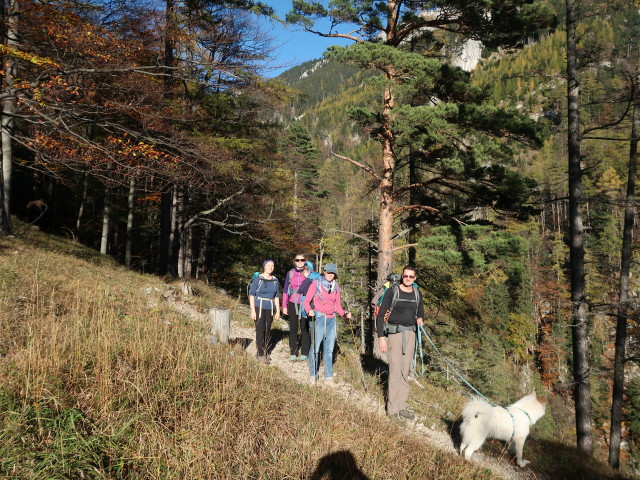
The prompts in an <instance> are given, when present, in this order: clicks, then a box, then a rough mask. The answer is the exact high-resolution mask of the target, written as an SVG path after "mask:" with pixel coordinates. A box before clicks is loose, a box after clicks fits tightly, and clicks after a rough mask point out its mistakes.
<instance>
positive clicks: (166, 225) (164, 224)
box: [158, 186, 173, 275]
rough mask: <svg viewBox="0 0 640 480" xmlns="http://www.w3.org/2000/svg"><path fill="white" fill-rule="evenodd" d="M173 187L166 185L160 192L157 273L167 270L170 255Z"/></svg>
mask: <svg viewBox="0 0 640 480" xmlns="http://www.w3.org/2000/svg"><path fill="white" fill-rule="evenodd" d="M172 199H173V188H172V187H170V186H169V187H166V188H165V189H164V190H163V191H162V192H161V194H160V255H159V263H160V264H159V265H158V267H159V268H158V273H160V275H164V274H165V273H167V272H168V271H169V265H170V262H169V257H170V256H171V253H170V252H171V248H172V247H171V202H172Z"/></svg>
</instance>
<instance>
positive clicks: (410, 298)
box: [376, 265, 424, 420]
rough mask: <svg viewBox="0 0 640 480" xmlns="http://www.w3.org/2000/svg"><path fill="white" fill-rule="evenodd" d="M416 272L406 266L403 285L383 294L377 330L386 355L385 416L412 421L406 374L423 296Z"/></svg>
mask: <svg viewBox="0 0 640 480" xmlns="http://www.w3.org/2000/svg"><path fill="white" fill-rule="evenodd" d="M415 279H416V271H415V269H414V267H412V266H409V265H407V266H406V267H404V268H403V269H402V282H401V283H400V284H398V285H394V286H392V287H390V288H389V289H388V290H387V291H386V293H385V294H384V298H383V300H382V305H381V306H380V311H379V312H378V317H377V318H376V327H377V330H378V342H379V346H380V351H381V352H382V353H385V352H386V354H387V363H388V364H389V381H388V386H389V390H388V395H387V415H389V416H398V417H401V418H404V419H407V420H413V418H414V415H413V414H412V413H411V412H410V411H408V410H407V400H408V399H409V382H408V379H409V370H410V367H411V362H412V361H413V352H414V350H415V345H416V329H417V326H418V325H422V324H423V317H424V305H423V302H422V294H421V293H420V291H419V290H418V287H416V286H415V285H414V281H415Z"/></svg>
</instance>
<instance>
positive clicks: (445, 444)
mask: <svg viewBox="0 0 640 480" xmlns="http://www.w3.org/2000/svg"><path fill="white" fill-rule="evenodd" d="M169 300H170V301H172V305H173V307H174V308H175V309H176V310H178V311H179V312H181V313H182V314H184V315H186V316H188V317H189V318H192V319H198V320H201V321H204V322H208V321H209V320H208V316H207V315H206V314H204V313H200V312H199V311H198V310H197V309H196V308H195V307H193V306H192V305H191V304H189V303H186V302H182V301H175V300H172V299H169ZM236 314H237V315H242V314H246V315H247V317H248V316H249V309H248V308H247V307H245V306H239V307H238V309H237V312H236ZM274 328H277V329H279V330H281V331H285V333H286V331H288V328H289V324H288V323H287V322H286V321H284V320H280V321H279V322H277V323H276V324H274ZM230 339H235V340H236V341H238V343H240V344H242V345H248V346H247V347H246V352H247V354H248V355H249V356H250V357H252V358H255V356H256V346H255V330H254V329H253V328H249V327H244V326H242V325H239V324H237V322H232V324H231V334H230ZM256 361H257V360H256ZM266 368H278V369H280V370H281V371H282V372H283V374H284V375H286V376H287V377H289V378H291V379H292V380H295V381H297V382H300V383H306V384H309V367H308V364H307V362H306V361H305V362H291V361H290V360H289V344H288V337H286V336H285V337H284V338H282V339H280V340H279V341H277V342H276V345H275V347H274V349H273V351H272V352H271V363H270V365H269V366H268V367H266ZM334 375H335V376H334V379H335V382H334V385H332V386H328V385H326V384H324V383H323V381H322V370H321V371H320V379H319V381H318V383H317V384H316V385H317V388H323V389H326V390H328V391H331V393H332V394H334V395H338V396H340V397H341V398H343V399H344V400H345V401H347V402H349V403H350V404H351V405H352V406H353V408H357V409H360V410H363V411H367V412H369V413H375V414H377V415H380V416H381V417H385V418H386V414H385V409H384V403H383V398H382V393H381V392H380V394H379V395H376V392H363V391H361V390H355V389H353V388H352V386H351V385H350V384H349V383H346V382H344V381H342V379H341V378H340V374H339V372H334ZM389 421H391V420H389ZM403 428H404V429H405V430H406V431H407V433H410V434H413V435H415V436H417V437H418V438H420V439H422V440H423V441H425V442H426V443H428V444H429V445H430V446H432V447H435V448H438V449H440V450H442V451H445V452H447V453H450V454H451V455H458V452H457V450H456V449H455V447H454V444H453V440H452V438H451V436H450V435H449V434H448V433H447V432H445V431H440V430H435V429H432V428H429V427H427V426H425V424H424V423H422V419H421V418H420V417H419V416H418V417H417V418H416V420H415V421H410V422H406V424H404V427H403ZM472 461H473V462H476V463H478V464H479V465H481V466H482V467H485V468H489V469H491V470H492V471H493V472H494V473H495V474H496V475H499V476H501V477H503V478H505V479H509V480H534V479H535V480H544V479H545V477H544V476H541V475H540V474H538V473H536V472H534V471H533V470H531V469H530V468H523V469H521V468H518V467H516V466H515V464H512V463H510V462H509V461H508V460H506V459H505V460H500V459H497V458H495V457H490V456H487V455H483V454H482V452H476V453H474V455H473V458H472Z"/></svg>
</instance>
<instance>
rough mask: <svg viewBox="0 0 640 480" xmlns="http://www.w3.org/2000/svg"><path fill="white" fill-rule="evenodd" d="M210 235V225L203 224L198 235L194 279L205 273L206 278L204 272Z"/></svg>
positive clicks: (206, 267)
mask: <svg viewBox="0 0 640 480" xmlns="http://www.w3.org/2000/svg"><path fill="white" fill-rule="evenodd" d="M210 236H211V225H205V226H204V228H203V232H202V237H200V248H198V263H197V265H196V280H197V279H199V278H200V277H201V276H202V275H205V281H206V280H207V277H206V272H207V269H208V265H207V245H209V238H210Z"/></svg>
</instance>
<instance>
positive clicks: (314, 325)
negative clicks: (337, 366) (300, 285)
mask: <svg viewBox="0 0 640 480" xmlns="http://www.w3.org/2000/svg"><path fill="white" fill-rule="evenodd" d="M337 276H338V268H337V267H336V265H335V264H334V263H327V264H326V265H325V267H324V269H323V270H322V276H321V277H320V278H319V279H317V280H314V281H313V283H312V284H311V286H310V287H309V290H308V291H307V295H306V297H305V300H304V310H305V312H308V315H309V320H310V322H311V325H310V328H311V337H312V339H311V348H310V350H309V375H310V380H311V383H312V384H315V383H316V381H317V380H318V352H319V351H320V344H322V345H323V347H322V358H323V361H324V381H325V382H326V383H327V384H328V385H331V384H333V348H334V346H335V343H336V335H337V323H336V314H337V315H340V316H341V317H345V318H346V319H347V320H351V314H350V313H349V312H345V311H344V309H343V308H342V305H341V303H340V287H339V286H338V282H337V281H336V277H337Z"/></svg>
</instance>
